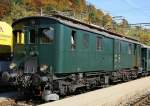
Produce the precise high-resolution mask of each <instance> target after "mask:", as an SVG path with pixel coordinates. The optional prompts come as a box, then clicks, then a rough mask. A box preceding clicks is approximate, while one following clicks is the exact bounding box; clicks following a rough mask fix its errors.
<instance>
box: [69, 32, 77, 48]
mask: <svg viewBox="0 0 150 106" xmlns="http://www.w3.org/2000/svg"><path fill="white" fill-rule="evenodd" d="M70 40H71V50H75V49H76V41H77V36H76V31H74V30H73V31H72V32H71V39H70Z"/></svg>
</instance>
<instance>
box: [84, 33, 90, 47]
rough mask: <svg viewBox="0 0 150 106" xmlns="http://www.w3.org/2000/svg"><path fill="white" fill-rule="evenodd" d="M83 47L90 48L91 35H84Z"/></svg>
mask: <svg viewBox="0 0 150 106" xmlns="http://www.w3.org/2000/svg"><path fill="white" fill-rule="evenodd" d="M83 46H84V48H88V47H89V35H88V34H84V35H83Z"/></svg>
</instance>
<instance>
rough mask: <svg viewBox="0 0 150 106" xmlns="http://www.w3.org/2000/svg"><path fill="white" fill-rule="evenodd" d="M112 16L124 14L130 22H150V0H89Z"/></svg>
mask: <svg viewBox="0 0 150 106" xmlns="http://www.w3.org/2000/svg"><path fill="white" fill-rule="evenodd" d="M87 1H88V2H89V3H91V4H93V5H95V6H96V8H97V9H102V10H104V11H106V12H108V13H110V15H112V16H124V17H125V18H126V19H127V20H128V22H129V23H130V24H134V23H145V22H146V23H150V0H87Z"/></svg>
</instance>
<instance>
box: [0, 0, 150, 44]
mask: <svg viewBox="0 0 150 106" xmlns="http://www.w3.org/2000/svg"><path fill="white" fill-rule="evenodd" d="M0 10H1V11H0V20H2V21H6V22H8V23H10V24H11V23H12V22H13V20H14V19H18V18H22V17H25V16H35V15H40V14H41V11H42V14H43V15H49V14H51V13H52V12H54V11H59V12H61V13H63V14H64V15H66V16H69V17H74V18H76V19H79V20H81V21H83V22H86V23H89V24H95V25H98V26H100V27H102V28H105V29H107V30H110V31H113V32H116V33H120V34H122V35H124V36H130V37H133V38H135V39H138V40H140V41H141V42H142V43H145V44H148V45H150V29H146V28H143V27H139V26H136V27H132V26H131V25H130V24H129V23H128V21H127V20H126V19H122V20H121V22H119V23H118V22H117V21H115V20H114V17H112V16H111V15H109V14H106V13H104V12H103V11H102V10H100V9H97V8H96V7H95V6H94V5H92V4H90V3H87V2H86V0H1V1H0Z"/></svg>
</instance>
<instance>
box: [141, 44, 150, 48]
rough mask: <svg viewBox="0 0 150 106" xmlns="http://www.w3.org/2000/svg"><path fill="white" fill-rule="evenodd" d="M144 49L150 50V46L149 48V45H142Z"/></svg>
mask: <svg viewBox="0 0 150 106" xmlns="http://www.w3.org/2000/svg"><path fill="white" fill-rule="evenodd" d="M142 47H143V48H148V49H150V46H147V45H144V44H142Z"/></svg>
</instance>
